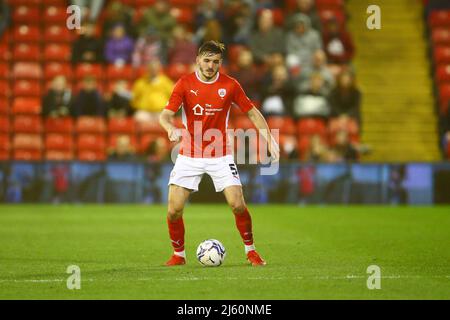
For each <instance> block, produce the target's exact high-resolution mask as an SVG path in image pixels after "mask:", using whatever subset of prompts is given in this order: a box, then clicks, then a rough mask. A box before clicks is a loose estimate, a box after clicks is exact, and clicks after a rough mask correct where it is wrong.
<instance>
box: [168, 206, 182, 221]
mask: <svg viewBox="0 0 450 320" xmlns="http://www.w3.org/2000/svg"><path fill="white" fill-rule="evenodd" d="M182 216H183V208H181V207H177V206H169V208H168V210H167V217H168V218H169V220H170V221H174V220H178V219H179V218H181V217H182Z"/></svg>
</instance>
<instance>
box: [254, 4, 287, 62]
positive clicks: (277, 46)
mask: <svg viewBox="0 0 450 320" xmlns="http://www.w3.org/2000/svg"><path fill="white" fill-rule="evenodd" d="M250 49H251V50H252V53H253V57H254V59H255V62H256V63H258V64H266V65H268V66H269V67H273V66H274V65H277V64H280V61H283V56H284V53H285V42H284V34H283V31H282V30H281V29H279V28H278V27H275V26H274V22H273V13H272V11H270V10H263V11H261V13H260V15H259V18H258V29H257V30H256V32H253V33H252V35H251V37H250Z"/></svg>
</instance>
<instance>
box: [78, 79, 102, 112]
mask: <svg viewBox="0 0 450 320" xmlns="http://www.w3.org/2000/svg"><path fill="white" fill-rule="evenodd" d="M72 111H73V112H72V115H73V116H74V117H80V116H102V117H103V116H104V115H105V113H104V102H103V98H102V96H101V95H100V93H99V91H98V90H97V80H96V79H95V78H94V77H92V76H86V77H84V79H83V82H82V87H81V90H80V92H78V94H77V95H76V97H75V99H74V104H73V110H72Z"/></svg>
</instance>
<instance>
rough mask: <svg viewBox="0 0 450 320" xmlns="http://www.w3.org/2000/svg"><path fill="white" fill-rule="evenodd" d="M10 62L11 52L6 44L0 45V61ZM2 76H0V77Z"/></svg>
mask: <svg viewBox="0 0 450 320" xmlns="http://www.w3.org/2000/svg"><path fill="white" fill-rule="evenodd" d="M9 60H11V51H10V50H9V46H8V45H7V44H6V43H0V61H5V62H6V61H9ZM1 76H2V75H0V77H1Z"/></svg>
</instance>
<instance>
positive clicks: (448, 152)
mask: <svg viewBox="0 0 450 320" xmlns="http://www.w3.org/2000/svg"><path fill="white" fill-rule="evenodd" d="M447 159H450V141H447Z"/></svg>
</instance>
